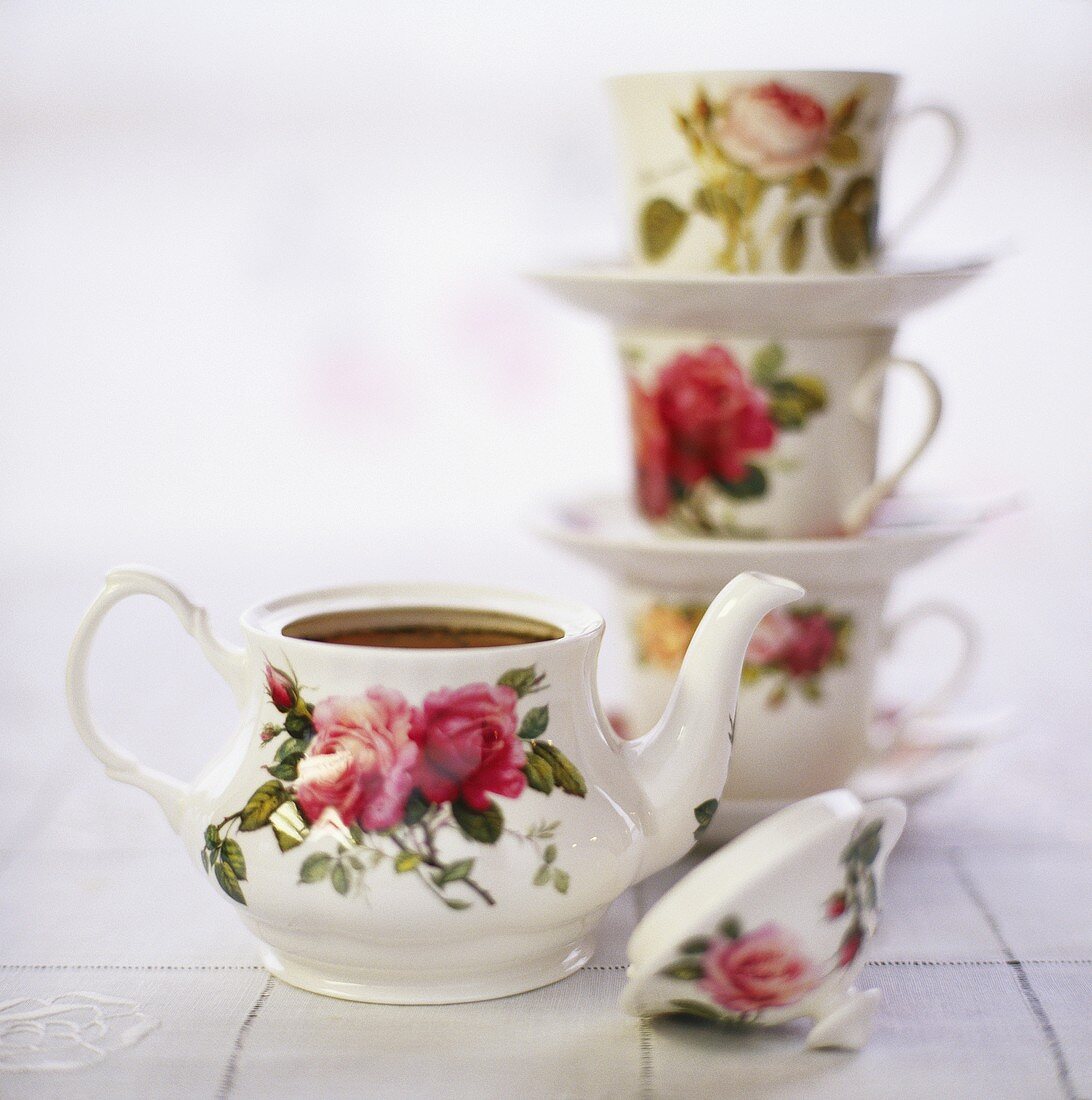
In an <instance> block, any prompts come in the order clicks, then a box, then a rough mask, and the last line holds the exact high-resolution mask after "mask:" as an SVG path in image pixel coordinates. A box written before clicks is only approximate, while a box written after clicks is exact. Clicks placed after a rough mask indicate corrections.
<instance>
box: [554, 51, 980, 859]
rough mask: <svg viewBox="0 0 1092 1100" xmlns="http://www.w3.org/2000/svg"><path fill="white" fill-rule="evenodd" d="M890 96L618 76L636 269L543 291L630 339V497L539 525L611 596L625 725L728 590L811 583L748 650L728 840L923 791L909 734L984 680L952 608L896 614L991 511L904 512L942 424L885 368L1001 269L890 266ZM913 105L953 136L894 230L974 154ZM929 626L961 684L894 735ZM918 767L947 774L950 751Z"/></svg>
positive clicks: (728, 75)
mask: <svg viewBox="0 0 1092 1100" xmlns="http://www.w3.org/2000/svg"><path fill="white" fill-rule="evenodd" d="M897 84H898V79H897V77H895V76H892V75H889V74H883V73H865V72H802V71H791V72H715V73H674V74H658V75H640V76H624V77H620V78H618V79H616V80H615V81H613V82H612V84H611V92H612V95H613V98H614V101H615V107H616V110H617V116H618V121H619V126H620V133H621V139H622V147H623V165H624V176H625V191H626V195H627V219H628V223H629V225H630V227H631V230H632V239H633V253H634V259H635V262H634V264H632V265H627V266H619V267H613V268H602V267H601V268H586V269H581V270H577V271H566V272H553V273H548V274H543V275H542V276H540V278H541V281H542V282H544V283H545V284H546V285H548V286H549V287H550V288H551V289H553V290H554V291H556V292H557V293H559V294H561V295H562V296H563V297H566V298H567V299H568V300H570V301H573V302H575V303H576V304H579V305H583V306H585V307H588V308H591V309H593V310H595V311H596V312H598V313H601V314H604V315H606V316H607V317H608V318H610V319H611V320H612V321H613V322H614V325H615V329H616V335H617V345H618V351H619V357H620V360H621V363H622V367H623V372H624V378H625V386H626V393H627V397H628V402H629V408H630V412H631V426H632V438H633V462H634V471H635V477H634V491H633V494H632V499H631V501H630V502H628V504H623V503H622V502H620V501H619V500H617V499H601V500H595V501H584V502H575V503H570V504H568V505H566V506H564V507H563V508H562V509H560V510H559V511H558V512H557V513H555V514H553V515H552V516H551V517H550V518H549V519H548V520H546V521H545V522H544V523H543V524H542V525H541V526H542V530H543V533H544V534H545V535H546V536H547V537H550V538H552V539H554V540H555V541H558V542H560V543H562V544H564V545H566V546H567V547H569V548H570V549H572V550H574V551H575V552H577V553H579V554H581V555H582V556H585V557H587V558H589V559H591V560H594V561H596V562H598V563H600V564H603V565H606V566H607V567H608V568H609V569H610V570H611V572H612V573H613V574H614V576H615V577H616V579H617V582H618V585H619V588H620V593H621V599H622V601H623V603H624V606H625V609H626V622H627V624H628V629H629V634H628V640H629V645H630V649H631V652H630V667H631V670H632V675H631V684H630V690H629V693H628V697H627V698H626V700H625V716H624V722H625V725H626V727H627V729H628V731H629V732H631V733H632V734H633V735H635V736H637V735H640V734H642V733H643V732H645V730H647V729H649V728H651V726H652V725H654V724H655V721H656V719H657V717H658V715H659V713H660V712H661V710H662V708H663V705H664V703H665V702H666V699H667V695H668V693H669V691H670V688H671V684H672V683H673V681H674V674H675V672H676V670H677V668H678V666H679V664H680V663H681V661H682V658H683V655H684V654H685V651H686V647H687V644H688V642H689V639H690V635H691V633H692V632H693V629H694V627H695V625H696V624H697V622H698V620H699V619H700V615H701V612H702V610H704V607H705V606H706V605H707V604H708V602H709V600H710V599H711V597H712V596H713V595H714V594H715V592H716V591H717V590H718V589H719V588H720V586H721V585H722V584H723V583H724V582H725V581H726V580H727V579H729V578H730V577H731V576H732V575H733V574H735V573H736V572H739V571H742V570H746V569H757V570H763V571H766V572H773V573H779V574H783V575H785V576H789V577H792V578H793V579H795V580H798V581H799V582H800V583H802V584H804V585H805V586H806V587H807V588H808V592H809V594H808V597H807V598H806V599H805V600H804V601H802V603H801V604H800V605H799V606H794V607H792V608H788V609H785V610H783V611H779V612H777V613H775V614H773V615H771V616H770V617H769V618H768V619H767V620H766V621H765V622H764V623H763V624H762V625H761V626H760V628H759V630H758V632H757V633H756V635H755V638H754V640H753V642H752V643H751V647H750V649H749V651H748V657H747V664H746V669H745V675H744V687H743V690H742V693H741V697H740V705H739V714H738V720H737V723H736V743H735V753H734V757H733V765H732V776H731V778H730V779H729V783H728V786H727V788H726V792H725V803H724V805H723V806H722V808H721V810H720V811H719V813H718V815H717V818H716V820H715V821H714V824H713V827H712V828H711V829H710V830H709V833H708V835H709V836H710V837H712V838H715V839H722V838H724V837H727V836H728V835H730V834H731V833H732V832H734V831H736V830H737V829H738V828H740V827H742V826H744V825H746V824H747V823H749V822H750V821H753V820H755V819H757V818H759V817H762V816H764V815H765V814H766V813H769V812H771V811H772V810H773V809H775V808H777V807H778V806H781V805H783V804H785V803H787V802H790V801H794V800H796V799H799V798H802V797H806V796H808V795H811V794H814V793H816V792H818V791H822V790H826V789H829V788H832V787H837V786H845V785H847V784H848V785H851V786H852V785H855V784H856V785H857V786H858V787H867V782H868V781H869V778H870V781H872V782H879V784H880V787H881V788H882V789H883V793H904V794H905V793H907V784H908V783H909V784H910V785H913V784H914V783H915V782H917V783H918V784H919V785H920V781H921V774H920V770H919V773H918V774H917V775H913V774H911V775H910V776H909V777H908V778H907V777H906V776H905V775H904V776H903V777H902V779H901V780H900V774H901V773H899V772H898V771H897V767H899V766H901V764H900V759H901V758H900V757H899V756H898V750H899V749H900V748H902V747H905V744H906V742H907V741H909V740H912V739H913V734H912V727H913V725H914V722H913V721H912V720H911V718H912V716H913V717H915V718H916V719H917V720H918V725H919V731H920V728H925V727H926V726H927V725H928V722H927V721H925V718H927V717H930V716H931V717H932V718H934V719H935V717H936V714H937V712H938V710H939V708H941V707H942V706H943V705H944V704H945V703H946V702H947V701H948V700H949V699H950V698H951V696H952V694H953V693H954V692H955V690H956V689H957V688H958V686H959V685H960V684H961V683H962V681H963V679H964V677H965V676H966V674H967V671H968V669H969V665H970V660H971V656H972V650H973V640H974V633H973V628H972V625H971V624H970V623H969V622H968V621H967V619H966V617H965V616H963V615H961V614H960V613H959V612H958V611H956V610H955V609H952V608H949V607H947V606H945V605H939V604H935V603H933V604H929V605H927V606H924V607H922V608H920V609H917V610H915V611H913V612H911V613H909V614H907V615H904V616H903V617H902V619H901V621H900V623H899V624H893V623H890V622H885V620H884V606H885V603H886V600H887V596H888V592H889V589H890V587H891V584H892V582H893V580H894V578H895V576H896V575H897V574H898V573H899V572H900V571H901V570H903V569H905V568H907V567H909V566H910V565H913V564H915V563H917V562H919V561H921V560H924V559H925V558H926V557H928V556H929V555H931V554H932V553H935V552H936V551H937V550H938V549H940V548H941V547H942V546H944V545H947V544H949V543H950V542H952V541H953V540H954V539H955V538H958V537H960V536H962V535H965V534H967V533H969V532H971V531H972V530H974V529H975V528H976V527H977V526H978V525H979V524H980V523H981V522H982V520H983V519H984V518H985V514H984V511H983V509H982V508H981V507H979V506H975V507H971V508H970V509H969V510H963V511H959V510H958V509H957V510H956V511H955V512H954V513H953V509H952V505H951V502H945V501H939V500H934V501H931V502H930V501H926V502H924V503H919V504H918V505H916V506H914V507H911V506H910V505H908V504H907V503H905V502H903V503H898V502H892V501H890V500H889V498H890V497H891V494H892V493H893V491H894V490H895V488H896V486H897V485H898V484H899V482H900V480H901V479H902V478H903V477H904V475H905V474H906V473H907V471H908V470H909V469H910V468H911V466H912V465H913V464H914V462H915V461H916V460H917V459H918V457H919V456H920V455H921V453H922V452H923V450H924V449H925V447H926V446H927V445H928V443H929V441H930V440H931V439H932V437H933V434H934V433H935V431H936V428H937V424H938V422H939V419H940V411H941V396H940V390H939V387H938V385H937V383H936V381H935V379H934V378H933V376H932V375H931V374H930V373H929V372H928V371H927V370H926V369H925V367H923V366H922V365H921V364H920V363H918V362H916V361H914V360H912V359H907V358H904V357H903V356H901V355H896V354H893V352H892V347H893V344H894V341H895V336H896V326H897V324H898V322H899V320H901V318H902V317H903V316H905V315H906V314H907V313H909V312H911V311H912V310H914V309H917V308H920V307H921V306H923V305H926V304H928V303H929V302H931V301H935V300H937V299H939V298H940V297H943V296H944V295H946V294H947V293H949V292H950V291H952V290H954V289H955V288H957V287H958V286H961V285H962V284H963V283H965V282H966V281H967V280H968V279H970V278H972V277H974V276H975V275H976V274H978V273H979V272H980V271H981V270H983V268H984V267H985V266H986V265H985V264H984V263H981V262H980V263H965V264H956V265H943V264H942V265H934V266H932V267H929V266H923V265H917V266H915V265H911V264H907V263H903V264H901V265H900V264H898V263H897V262H895V261H893V260H892V259H891V257H890V251H889V250H890V246H891V242H892V239H893V238H892V236H888V238H887V239H886V241H885V242H884V247H883V248H881V245H880V242H879V240H878V237H877V226H878V224H879V200H880V194H881V189H880V178H881V169H882V162H883V159H884V154H885V152H886V150H887V148H888V145H889V143H890V141H891V139H892V136H893V135H894V134H895V133H896V132H897V131H898V129H899V128H900V127H901V126H902V124H903V123H904V122H905V120H906V119H907V118H909V117H910V115H908V114H904V115H895V114H894V113H893V101H894V98H895V92H896V88H897ZM921 111H927V112H929V113H931V114H933V115H936V116H938V117H939V118H940V119H942V120H943V121H944V123H945V127H946V130H947V133H948V136H949V141H948V149H947V157H946V160H945V165H944V168H943V169H942V171H941V172H940V174H939V176H938V177H937V178H936V179H934V180H933V181H932V183H931V184H930V185H929V186H927V187H925V188H924V189H923V197H922V199H921V200H920V201H919V202H918V204H917V206H916V207H915V208H914V209H913V210H912V211H911V213H910V214H909V216H907V217H906V218H904V219H903V222H902V223H901V225H900V227H899V230H898V231H897V233H896V235H897V234H898V233H901V232H902V231H904V230H905V228H906V227H907V226H908V225H909V224H910V222H911V221H913V220H916V218H917V216H919V215H920V214H921V213H922V212H923V210H924V209H925V208H926V207H927V206H928V205H929V204H930V203H931V202H932V200H933V199H934V198H935V197H936V196H937V195H938V194H939V192H940V189H941V188H942V187H943V185H944V184H945V183H946V182H947V180H948V178H949V176H950V173H951V168H952V166H953V165H954V162H955V158H956V155H957V153H958V150H959V146H960V128H959V126H958V123H957V122H956V121H955V119H954V118H953V117H952V115H951V114H950V113H949V112H947V111H944V110H942V109H940V108H937V107H928V108H921V109H919V111H918V112H911V114H914V113H920V112H921ZM893 371H899V372H902V373H904V374H906V375H908V376H909V378H910V379H912V380H913V382H914V383H916V385H917V386H918V387H919V388H920V390H921V393H922V398H923V402H924V407H925V414H924V416H922V417H921V418H920V419H921V427H920V430H919V431H917V433H916V436H915V437H914V438H912V439H911V440H910V441H909V444H908V445H907V446H906V448H905V451H904V453H903V454H901V455H900V456H898V457H897V459H896V461H895V462H894V463H893V464H892V466H891V468H890V469H888V470H885V471H884V472H883V473H878V472H877V453H878V447H879V441H880V424H881V412H882V407H883V391H884V382H885V379H886V378H887V377H888V375H889V374H891V372H893ZM878 509H879V510H880V514H878V511H877V510H878ZM928 618H942V619H944V620H946V622H947V623H948V624H950V625H951V627H952V628H953V629H954V631H955V633H956V636H957V646H956V649H955V662H954V665H955V667H954V671H953V672H952V674H951V676H950V677H949V679H948V681H947V682H946V683H945V684H942V685H936V684H934V685H931V686H928V690H927V691H925V694H926V695H927V696H928V699H923V700H919V701H918V702H917V703H916V704H914V705H911V704H902V705H901V706H900V707H898V708H895V709H894V710H891V711H889V712H888V713H887V715H886V718H883V719H881V717H879V716H878V715H877V710H876V704H875V701H874V698H873V686H874V681H875V673H876V665H877V660H878V657H879V655H880V652H881V651H882V649H884V648H885V647H886V646H888V645H890V643H891V642H892V641H893V639H894V637H895V634H896V632H897V628H899V627H908V626H910V625H911V624H917V623H919V622H922V621H924V620H925V619H928ZM923 687H925V686H924V685H923ZM936 725H937V723H936V721H934V722H933V726H934V727H935V726H936ZM925 740H927V739H926V738H923V737H920V736H919V738H918V741H919V744H918V748H919V749H921V748H923V747H925V746H924V741H925ZM957 740H959V739H958V738H957ZM964 740H965V739H964ZM961 743H962V742H961ZM932 747H933V749H934V750H936V751H941V749H942V746H938V745H935V744H934V745H933V746H932ZM947 747H948V748H951V747H952V746H951V745H949V746H947ZM928 762H929V763H930V764H931V765H932V767H933V773H934V774H936V764H937V761H936V759H935V753H934V756H933V757H929V758H928ZM885 768H886V771H885ZM893 769H896V770H893ZM940 773H942V774H943V773H944V768H941V769H940ZM900 782H901V783H902V786H901V787H900ZM885 783H886V787H885V786H884V784H885ZM868 793H870V794H871V793H875V792H874V791H873V790H871V789H870V790H868Z"/></svg>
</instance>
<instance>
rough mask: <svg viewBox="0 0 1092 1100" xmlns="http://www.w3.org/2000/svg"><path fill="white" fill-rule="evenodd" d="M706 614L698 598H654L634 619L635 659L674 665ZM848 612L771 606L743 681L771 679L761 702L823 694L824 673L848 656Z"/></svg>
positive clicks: (774, 703)
mask: <svg viewBox="0 0 1092 1100" xmlns="http://www.w3.org/2000/svg"><path fill="white" fill-rule="evenodd" d="M704 614H705V604H702V603H669V602H667V601H657V602H655V603H652V604H651V605H650V606H648V607H647V608H645V609H643V610H642V611H641V613H640V614H639V615H638V616H637V618H636V620H635V621H634V623H633V631H634V641H635V645H636V650H637V659H638V661H640V662H642V663H644V664H650V665H654V666H655V667H657V668H662V669H664V670H665V671H675V670H677V669H678V668H679V666H680V665H681V664H682V660H683V657H685V656H686V650H687V647H688V646H689V645H690V640H691V638H693V636H694V631H695V630H696V629H697V627H698V623H699V622H701V618H702V615H704ZM852 637H853V618H852V616H850V615H848V614H845V613H844V612H835V611H832V610H830V609H829V608H827V607H825V606H823V605H821V604H811V605H807V606H804V607H793V608H790V609H785V608H778V609H777V610H775V611H771V612H770V613H769V614H768V615H767V616H766V617H765V618H764V619H763V620H762V622H760V623H759V624H758V627H757V628H756V629H755V632H754V634H753V635H752V636H751V641H750V643H749V644H748V646H747V656H746V659H745V661H744V664H743V676H742V681H741V682H742V684H743V685H744V686H745V687H746V686H754V685H757V684H759V683H761V682H762V681H763V680H772V681H773V683H772V686H771V687H770V690H769V692H768V693H767V695H766V699H765V704H766V706H767V707H768V708H770V709H777V708H778V707H781V706H783V705H784V704H785V702H786V701H787V700H788V698H789V696H790V694H791V693H792V692H799V694H800V695H801V696H802V697H803V698H804V699H807V700H808V701H809V702H819V701H820V700H821V699H822V698H823V674H824V673H825V672H826V671H827V669H830V668H841V667H844V666H845V665H846V664H847V663H848V661H849V658H850V642H851V640H852Z"/></svg>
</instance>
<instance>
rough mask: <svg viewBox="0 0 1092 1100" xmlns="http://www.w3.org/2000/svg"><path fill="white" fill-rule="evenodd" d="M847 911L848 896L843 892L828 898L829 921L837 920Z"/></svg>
mask: <svg viewBox="0 0 1092 1100" xmlns="http://www.w3.org/2000/svg"><path fill="white" fill-rule="evenodd" d="M845 911H846V895H845V892H844V891H843V890H839V891H837V893H834V894H831V895H830V897H829V898H827V919H828V920H836V919H837V918H838V917H840V916H841V915H842V914H843V913H844V912H845Z"/></svg>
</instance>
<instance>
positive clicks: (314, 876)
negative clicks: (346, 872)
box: [300, 852, 334, 882]
mask: <svg viewBox="0 0 1092 1100" xmlns="http://www.w3.org/2000/svg"><path fill="white" fill-rule="evenodd" d="M333 865H334V857H333V856H332V855H329V854H328V853H326V852H315V853H314V854H313V855H309V856H308V857H307V858H306V859H305V860H304V861H303V863H302V865H301V866H300V882H321V881H322V880H323V879H324V878H325V877H326V876H327V875H328V874H329V873H330V868H331V867H332V866H333Z"/></svg>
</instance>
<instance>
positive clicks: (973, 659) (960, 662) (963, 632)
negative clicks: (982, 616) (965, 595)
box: [882, 601, 981, 725]
mask: <svg viewBox="0 0 1092 1100" xmlns="http://www.w3.org/2000/svg"><path fill="white" fill-rule="evenodd" d="M930 619H939V620H941V621H943V622H947V623H949V624H950V625H951V626H953V627H954V628H955V631H956V633H957V635H958V636H959V640H960V651H959V656H958V657H957V659H956V663H955V667H954V668H953V669H952V671H951V672H950V673H949V674H948V676H947V677H946V678H945V679H944V680H943V681H942V682H941V683H940V685H939V686H937V687H936V688H934V689H933V691H932V692H931V693H930V694H929V695H927V696H926V697H925V698H924V699H920V700H918V701H917V702H914V703H907V704H903V705H902V706H900V707H899V709H898V722H899V724H900V725H902V724H905V723H906V722H907V721H908V720H910V719H912V718H916V717H919V716H921V715H924V714H934V713H936V712H937V711H939V710H942V709H943V708H944V707H945V706H947V705H948V704H949V703H950V702H951V701H952V700H953V699H954V698H955V697H956V696H957V695H958V694H959V692H960V691H962V690H963V688H964V686H965V685H966V683H967V681H968V680H969V679H970V676H971V673H972V672H973V671H974V668H975V665H977V663H978V654H979V651H980V648H981V645H980V637H979V631H978V627H977V626H976V625H975V623H974V620H973V619H971V618H970V616H968V615H967V614H965V613H964V612H963V611H961V610H960V609H959V608H958V607H954V606H953V605H952V604H949V603H943V602H941V601H931V602H928V603H921V604H918V605H917V607H914V608H911V609H910V610H909V611H906V612H904V613H903V614H902V615H900V616H899V617H898V618H897V619H892V620H889V621H888V622H886V623H884V626H883V634H882V645H883V648H884V649H885V650H890V649H893V648H894V647H895V645H896V644H897V642H898V639H899V637H900V636H901V635H903V634H905V633H906V631H907V630H910V629H912V628H913V627H915V626H917V625H918V624H919V623H922V622H927V621H928V620H930Z"/></svg>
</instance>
